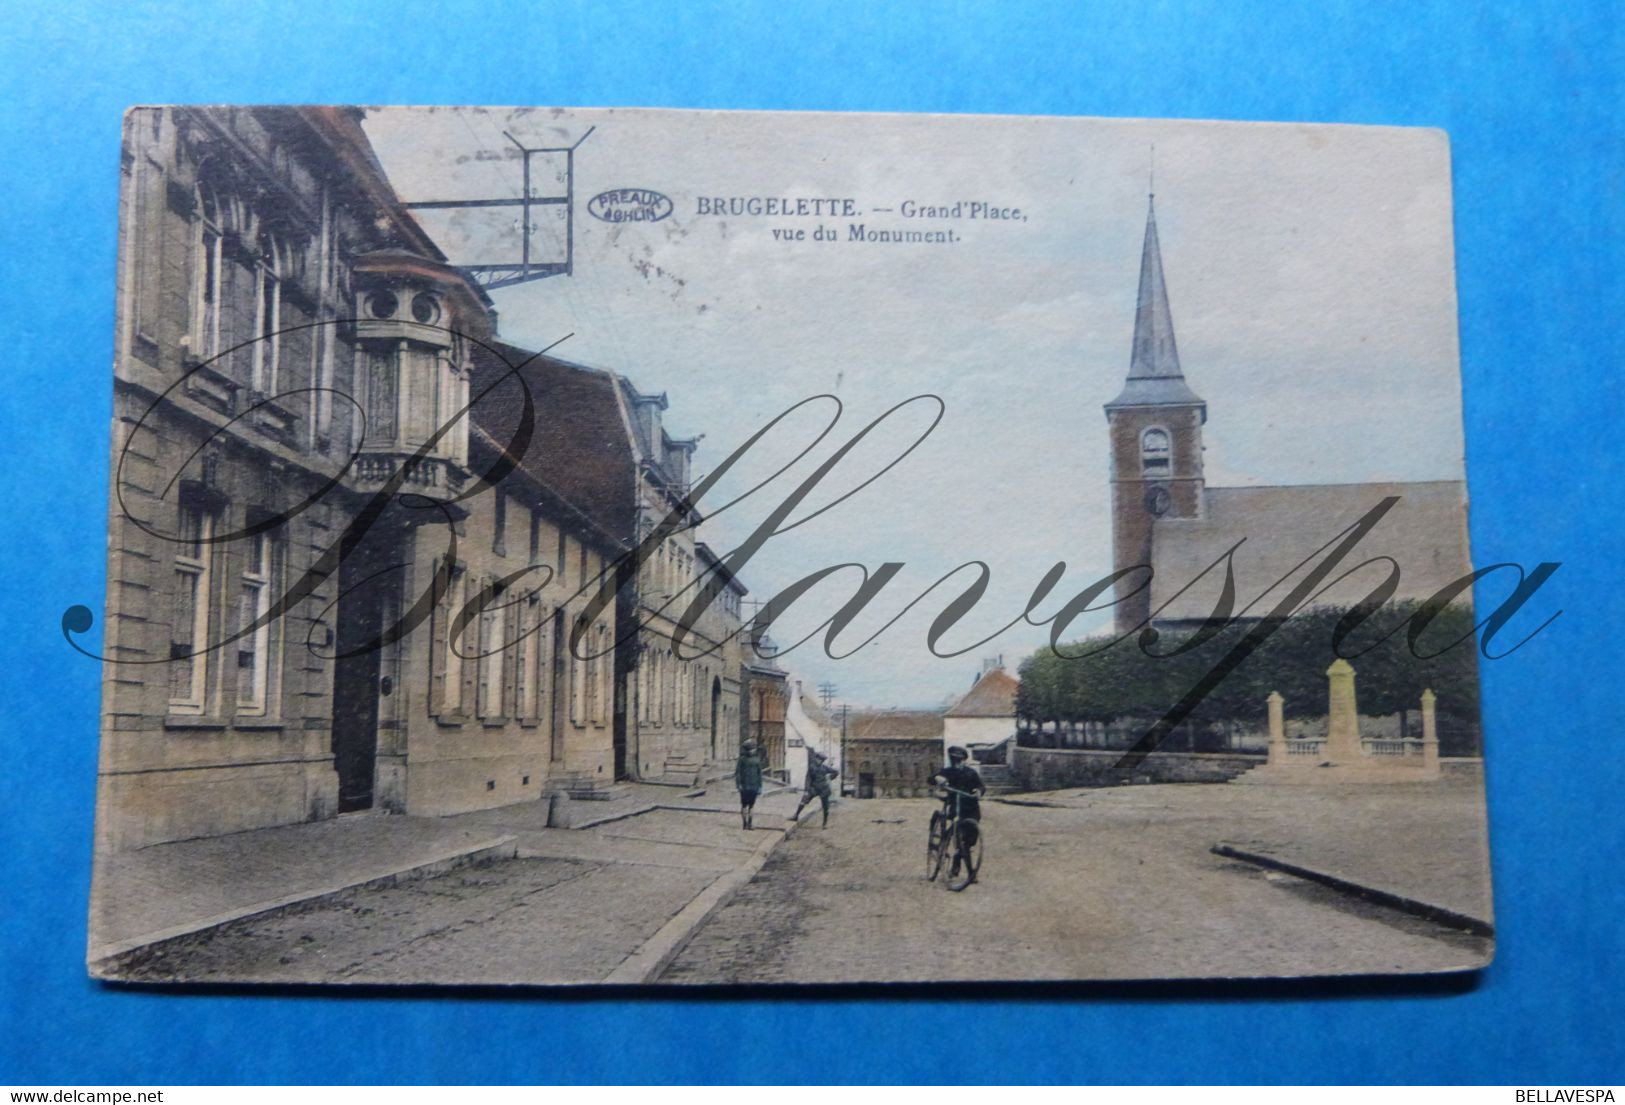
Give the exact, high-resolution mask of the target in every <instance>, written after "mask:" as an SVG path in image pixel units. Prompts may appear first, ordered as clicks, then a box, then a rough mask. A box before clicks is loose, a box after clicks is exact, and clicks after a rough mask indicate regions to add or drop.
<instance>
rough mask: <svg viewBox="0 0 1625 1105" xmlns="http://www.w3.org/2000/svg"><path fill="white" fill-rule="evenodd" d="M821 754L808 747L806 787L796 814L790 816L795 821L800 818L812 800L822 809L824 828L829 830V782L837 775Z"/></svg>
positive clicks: (837, 772)
mask: <svg viewBox="0 0 1625 1105" xmlns="http://www.w3.org/2000/svg"><path fill="white" fill-rule="evenodd" d="M839 774H840V772H839V771H836V770H835V769H834V768H833V767H830V766H829V760H828V759H827V758H826V757H825V756H824V754H823V753H822V752H819V751H818V750H816V749H814V748H811V747H809V748H808V749H807V785H806V787H805V788H804V789H803V790H802V792H801V803H800V804H799V805H797V806H796V812H795V813H793V814H791V815H790V820H791V821H795V820H798V819H799V818H800V817H801V811H802V810H804V809H806V808H807V804H808V803H809V802H811V801H812V800H813V799H814V798H817V799H818V801H819V802H820V803H821V804H822V805H823V807H824V826H823V827H824V828H826V829H827V828H829V781H830V780H831V779H833V778H835V777H836V776H837V775H839Z"/></svg>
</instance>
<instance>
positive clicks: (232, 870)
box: [87, 814, 515, 964]
mask: <svg viewBox="0 0 1625 1105" xmlns="http://www.w3.org/2000/svg"><path fill="white" fill-rule="evenodd" d="M514 851H515V843H514V838H513V836H512V835H509V834H504V833H500V832H494V831H492V830H490V829H484V828H481V827H480V826H477V825H457V824H453V823H451V822H450V821H448V820H445V819H441V818H433V817H399V816H396V817H391V816H385V815H382V814H362V815H352V816H347V817H337V818H333V819H332V820H329V821H312V822H308V823H305V824H300V825H281V826H277V827H276V828H271V829H255V830H251V831H249V832H243V833H232V834H230V835H228V836H216V837H204V838H200V839H197V840H181V841H175V842H174V843H171V844H155V845H152V846H151V847H147V848H139V849H136V850H135V851H131V852H120V853H116V854H113V855H99V856H97V857H96V871H95V879H94V882H93V883H92V888H91V898H90V939H89V951H88V955H87V959H88V961H89V962H90V963H92V964H94V963H95V962H96V961H97V960H101V959H105V958H107V957H108V956H113V955H118V954H120V953H122V952H126V951H129V950H130V949H132V948H137V947H141V946H143V945H145V944H152V943H155V942H157V941H160V940H166V939H169V938H171V937H175V936H179V935H182V934H184V933H190V932H197V931H199V930H201V929H206V928H212V927H214V926H216V925H220V924H224V923H225V922H227V921H232V920H236V919H238V918H241V917H247V916H251V915H253V914H257V913H263V912H265V911H266V910H270V909H276V908H279V907H281V906H285V905H290V904H292V903H294V902H299V901H304V900H306V899H309V898H315V897H320V896H322V895H324V894H331V893H334V892H335V891H338V890H343V889H345V888H347V887H353V886H362V885H365V884H367V883H372V882H377V881H380V880H385V879H391V878H399V877H401V876H403V875H423V874H435V873H439V872H441V871H445V870H448V869H450V868H451V867H453V866H456V865H457V864H460V863H469V862H474V861H477V860H482V859H493V858H504V857H509V856H512V855H513V854H514Z"/></svg>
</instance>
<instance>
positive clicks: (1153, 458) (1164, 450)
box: [1140, 426, 1171, 476]
mask: <svg viewBox="0 0 1625 1105" xmlns="http://www.w3.org/2000/svg"><path fill="white" fill-rule="evenodd" d="M1170 452H1171V450H1170V448H1169V442H1168V431H1167V430H1164V429H1162V428H1161V427H1160V426H1153V427H1151V428H1150V429H1149V430H1146V431H1145V433H1143V434H1141V435H1140V470H1141V471H1142V472H1144V473H1145V474H1146V475H1147V476H1166V475H1167V474H1168V472H1169V466H1170Z"/></svg>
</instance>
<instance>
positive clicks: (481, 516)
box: [97, 108, 741, 849]
mask: <svg viewBox="0 0 1625 1105" xmlns="http://www.w3.org/2000/svg"><path fill="white" fill-rule="evenodd" d="M123 173H124V187H123V199H122V203H123V212H122V219H121V224H120V225H121V232H122V235H123V238H122V241H121V244H120V260H119V268H118V274H119V275H118V281H119V298H118V333H117V346H116V362H115V372H114V417H113V464H114V469H113V478H112V483H111V496H112V498H111V504H110V515H109V559H108V601H107V611H106V622H105V630H104V646H103V648H104V653H105V655H106V656H107V657H108V661H109V662H108V663H107V664H106V666H105V673H104V689H103V743H102V752H101V763H100V774H99V783H98V791H99V793H98V828H97V833H98V846H99V847H101V848H104V849H124V848H133V847H139V846H141V845H144V844H150V843H155V842H159V841H164V840H175V839H182V838H186V837H193V836H203V835H213V834H218V833H225V832H232V831H237V830H243V829H252V828H258V827H263V826H268V825H276V824H285V823H291V822H298V821H305V820H311V819H316V818H323V817H330V816H334V815H336V814H338V813H340V812H345V811H351V810H363V809H384V810H393V811H402V812H409V813H419V814H444V813H454V812H460V811H464V810H471V809H478V808H484V807H489V806H496V805H501V804H506V803H511V802H518V801H524V800H530V799H536V798H539V797H540V796H542V795H543V794H544V793H546V792H547V791H548V790H550V789H554V788H566V789H570V790H574V791H577V792H582V791H592V790H597V789H601V788H603V787H606V786H608V785H610V784H611V783H612V782H613V780H615V779H617V778H622V777H632V776H636V775H639V774H640V773H642V772H644V771H650V770H652V771H655V772H658V771H659V770H660V769H661V762H660V761H661V759H662V757H665V756H667V755H669V754H670V752H669V748H670V745H669V744H668V743H662V742H661V741H660V740H659V739H657V738H655V737H649V738H648V740H649V745H650V747H647V748H645V747H644V746H643V745H640V743H639V741H640V740H641V739H644V738H643V735H642V734H640V733H639V731H638V730H637V729H636V728H635V726H634V723H633V721H632V720H631V718H632V716H633V711H634V710H636V709H640V708H643V709H647V708H649V707H648V704H647V703H646V702H645V701H644V700H642V699H639V700H636V701H635V702H634V701H629V699H630V692H629V688H628V683H629V680H630V678H631V677H632V673H633V672H638V673H639V675H640V676H643V673H645V672H648V671H649V670H650V668H649V666H648V665H647V664H646V663H642V662H640V660H641V659H642V656H643V654H646V653H647V652H649V651H652V650H651V649H649V648H647V647H639V646H646V645H647V642H645V641H643V640H641V639H639V638H638V637H637V636H636V635H635V634H631V633H626V632H624V629H625V627H626V626H628V625H631V624H635V618H636V609H635V608H636V606H637V604H638V603H639V602H641V598H640V597H639V596H640V595H641V593H642V592H641V591H640V590H639V589H638V588H637V587H636V586H634V581H633V580H631V579H629V578H628V577H629V574H630V571H631V569H630V565H631V564H632V563H633V560H632V558H631V557H630V556H629V554H630V552H631V550H632V549H633V548H634V546H635V544H636V542H637V541H638V540H640V539H641V537H642V536H643V535H644V533H645V531H644V529H643V528H642V527H643V524H644V521H645V519H646V511H647V509H648V508H649V506H650V501H651V498H652V497H654V495H655V492H656V491H660V492H661V493H662V494H663V493H664V491H663V487H662V485H661V481H662V480H666V479H670V480H671V481H672V482H673V483H675V484H681V483H683V482H685V481H686V478H687V476H686V471H684V470H678V471H671V470H670V469H669V464H670V463H672V462H671V461H670V459H669V458H670V457H671V456H672V455H676V456H678V457H680V458H682V459H683V460H686V454H684V453H683V451H682V449H681V448H680V447H679V448H676V449H675V450H674V451H669V452H668V453H667V454H665V455H664V456H659V455H652V454H651V452H650V442H651V439H650V438H649V436H648V435H647V434H645V433H640V432H637V431H636V430H635V427H634V419H633V415H632V413H631V412H629V410H628V396H630V395H634V394H635V393H634V392H633V391H632V389H631V388H630V385H627V384H626V383H625V382H624V381H622V380H620V379H619V378H618V377H616V376H614V375H613V374H610V373H607V372H600V371H597V370H593V369H589V368H585V367H582V366H577V365H570V364H567V363H565V362H562V361H557V360H553V359H549V358H537V357H534V356H532V355H531V354H530V353H528V352H526V351H524V350H520V349H516V348H514V347H511V346H507V345H505V344H503V343H501V342H500V341H499V340H497V338H496V336H495V328H496V313H495V311H494V309H493V305H492V303H491V301H490V299H489V298H488V297H487V296H486V295H485V293H484V292H483V291H482V290H481V288H480V287H479V286H478V285H477V284H475V283H474V282H472V281H471V280H470V279H468V278H467V277H466V276H465V275H464V274H463V273H462V272H461V271H460V270H458V269H457V268H455V267H453V266H452V265H450V264H449V263H448V262H447V259H446V257H445V256H444V255H443V254H442V253H441V252H440V250H439V249H438V248H437V247H436V246H435V244H434V242H433V241H431V240H430V239H429V237H428V236H427V235H426V234H425V233H424V232H423V230H422V229H421V228H420V227H419V225H418V224H417V223H416V221H415V220H414V219H413V218H412V216H411V215H410V213H409V212H407V211H406V210H405V209H404V208H403V207H402V206H401V204H400V203H399V202H398V200H397V198H396V197H395V195H394V193H393V191H392V189H391V187H390V184H389V182H388V180H387V179H386V178H385V176H384V174H383V171H382V169H381V168H380V166H379V165H378V163H377V161H376V159H375V157H374V156H373V153H372V150H371V148H370V146H369V145H368V143H367V140H366V138H365V136H364V134H363V132H362V130H361V127H360V125H359V117H358V116H357V115H356V114H354V113H352V112H349V111H347V110H345V109H335V108H297V109H295V108H226V109H217V108H207V109H194V108H153V109H138V110H136V111H132V112H131V113H130V115H129V116H128V117H127V120H126V135H125V143H124V158H123ZM527 402H528V403H529V404H530V406H529V410H530V413H531V414H532V416H533V418H532V420H530V421H528V422H527V421H526V420H525V419H524V418H522V417H521V416H520V415H521V412H523V411H525V410H526V409H527V408H526V404H527ZM678 444H679V445H680V443H678ZM651 463H654V464H657V465H666V466H668V467H666V468H663V469H662V471H660V472H655V471H654V470H653V468H652V467H651ZM676 547H678V548H680V549H681V551H682V556H683V557H684V558H691V557H692V556H693V553H692V551H691V549H692V538H690V539H689V541H688V543H678V545H677V546H676ZM649 570H650V571H651V572H652V573H654V574H656V575H657V576H658V574H659V573H661V572H665V573H667V575H665V576H662V577H659V578H658V579H651V580H650V585H652V586H653V585H658V586H661V587H666V588H671V587H675V586H676V585H677V582H678V579H679V578H681V577H686V576H687V575H688V574H689V573H690V572H691V571H692V560H691V559H680V560H679V561H678V563H677V564H676V566H675V567H673V565H672V561H671V558H670V553H668V555H667V558H666V559H665V561H664V563H661V562H660V561H659V560H657V561H656V562H655V565H654V567H653V568H651V569H649ZM606 580H607V583H606V582H605V581H606ZM730 584H731V587H730V588H729V589H728V590H727V592H726V593H727V594H728V595H730V596H732V598H731V599H730V601H729V602H728V603H727V604H726V607H727V608H726V609H721V608H719V609H716V610H712V611H707V612H706V618H707V619H709V620H707V621H704V622H702V627H701V628H702V632H704V633H705V634H707V635H709V636H711V637H713V638H716V639H719V640H720V639H722V637H723V636H724V634H725V627H726V626H727V625H736V624H737V621H738V609H737V596H738V594H739V592H740V590H741V588H740V586H739V585H738V584H737V581H730ZM605 587H607V592H606V593H607V597H608V601H607V602H598V603H596V604H595V603H594V602H593V600H594V598H595V597H597V596H598V595H599V594H600V591H601V589H603V588H605ZM618 640H619V641H620V644H619V645H617V641H618ZM730 665H732V667H730ZM654 670H655V671H657V673H658V677H657V678H656V680H655V683H656V685H657V686H656V689H655V690H652V691H651V692H650V698H651V699H654V700H656V701H658V703H659V705H658V706H656V707H654V708H655V709H656V710H657V711H658V716H660V717H662V718H671V719H676V718H679V717H680V718H683V719H685V721H684V724H685V725H686V728H687V731H689V732H700V733H707V734H709V732H710V731H712V728H713V726H714V725H715V724H716V722H715V721H714V720H713V719H715V718H719V717H720V718H722V719H723V721H722V725H721V728H720V730H718V731H719V732H721V733H729V732H732V731H733V730H732V729H731V728H730V722H731V721H732V719H736V718H738V717H739V716H740V713H739V700H738V694H739V680H738V678H737V677H734V678H730V676H731V675H733V673H735V672H736V671H737V670H738V661H737V659H733V658H728V657H724V658H722V659H719V660H712V661H710V662H707V663H702V664H690V665H688V666H686V667H681V668H680V667H679V666H678V665H677V663H676V662H675V661H674V662H671V663H668V664H663V665H660V666H659V667H658V668H656V669H654ZM730 696H731V697H730ZM705 751H707V752H709V751H710V749H709V748H706V749H705ZM717 754H722V750H721V749H720V748H719V749H718V750H717ZM646 765H647V766H646Z"/></svg>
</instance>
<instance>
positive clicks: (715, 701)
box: [711, 675, 722, 760]
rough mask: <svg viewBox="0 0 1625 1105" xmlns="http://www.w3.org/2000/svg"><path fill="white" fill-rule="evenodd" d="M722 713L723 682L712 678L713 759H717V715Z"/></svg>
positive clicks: (714, 677)
mask: <svg viewBox="0 0 1625 1105" xmlns="http://www.w3.org/2000/svg"><path fill="white" fill-rule="evenodd" d="M720 713H722V680H720V679H718V678H717V677H716V676H714V675H713V676H712V677H711V759H712V760H715V759H716V758H717V752H718V750H717V733H718V732H719V728H718V722H717V715H718V714H720Z"/></svg>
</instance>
